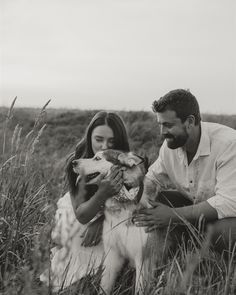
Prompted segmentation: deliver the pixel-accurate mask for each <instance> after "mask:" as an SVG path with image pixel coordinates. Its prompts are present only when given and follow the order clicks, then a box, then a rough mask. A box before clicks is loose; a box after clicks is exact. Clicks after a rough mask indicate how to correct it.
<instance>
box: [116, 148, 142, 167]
mask: <svg viewBox="0 0 236 295" xmlns="http://www.w3.org/2000/svg"><path fill="white" fill-rule="evenodd" d="M118 161H119V163H120V164H121V165H124V166H127V167H130V168H131V167H133V166H137V165H139V164H141V163H142V162H143V161H144V159H143V158H142V157H140V156H138V155H136V154H134V153H132V152H129V153H121V154H120V155H119V156H118Z"/></svg>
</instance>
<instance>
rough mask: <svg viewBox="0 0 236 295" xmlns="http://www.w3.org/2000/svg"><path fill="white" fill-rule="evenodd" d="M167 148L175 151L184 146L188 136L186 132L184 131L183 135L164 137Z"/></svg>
mask: <svg viewBox="0 0 236 295" xmlns="http://www.w3.org/2000/svg"><path fill="white" fill-rule="evenodd" d="M165 139H166V142H167V146H168V148H170V149H177V148H179V147H182V146H184V145H185V143H186V141H187V140H188V134H187V132H186V130H184V132H183V134H180V135H177V136H174V135H171V134H170V135H166V136H165Z"/></svg>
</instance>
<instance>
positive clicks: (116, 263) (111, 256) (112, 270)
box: [101, 249, 124, 295]
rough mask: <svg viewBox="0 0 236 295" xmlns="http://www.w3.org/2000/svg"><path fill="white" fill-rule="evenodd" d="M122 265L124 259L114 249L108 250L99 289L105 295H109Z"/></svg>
mask: <svg viewBox="0 0 236 295" xmlns="http://www.w3.org/2000/svg"><path fill="white" fill-rule="evenodd" d="M123 264H124V258H123V257H122V256H120V255H119V254H118V253H117V251H115V250H114V249H110V250H109V252H108V254H107V256H106V258H105V261H104V271H103V275H102V279H101V289H102V290H103V291H104V292H105V294H107V295H109V294H111V291H112V287H113V285H114V283H115V280H116V277H117V275H118V272H119V271H120V269H121V267H122V265H123Z"/></svg>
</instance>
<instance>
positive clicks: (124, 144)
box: [66, 111, 130, 195]
mask: <svg viewBox="0 0 236 295" xmlns="http://www.w3.org/2000/svg"><path fill="white" fill-rule="evenodd" d="M102 125H107V126H109V127H110V128H111V129H112V131H113V133H114V149H116V150H121V151H124V152H128V151H129V150H130V148H129V142H128V136H127V132H126V128H125V124H124V122H123V120H122V119H121V117H120V116H119V115H118V114H116V113H112V112H106V111H101V112H98V113H96V115H95V116H94V117H93V118H92V120H91V121H90V123H89V125H88V127H87V129H86V132H85V135H84V137H83V138H82V139H81V140H80V141H79V143H78V144H77V145H76V148H75V152H74V153H73V154H71V155H70V156H69V157H68V160H67V167H66V175H67V180H68V183H69V190H70V193H71V194H72V195H73V194H75V193H76V186H75V183H76V178H77V176H76V174H75V173H74V171H73V167H72V161H73V160H75V159H79V158H92V157H93V156H94V153H93V149H92V142H91V135H92V132H93V130H94V129H95V128H96V127H97V126H102Z"/></svg>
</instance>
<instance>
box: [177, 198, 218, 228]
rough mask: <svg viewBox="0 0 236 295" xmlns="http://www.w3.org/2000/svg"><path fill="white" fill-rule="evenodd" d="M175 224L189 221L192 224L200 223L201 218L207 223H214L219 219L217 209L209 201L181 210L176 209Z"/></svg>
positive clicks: (181, 208)
mask: <svg viewBox="0 0 236 295" xmlns="http://www.w3.org/2000/svg"><path fill="white" fill-rule="evenodd" d="M173 211H174V215H175V216H174V217H173V220H172V221H173V222H177V223H178V222H180V221H183V220H187V221H188V222H190V223H193V224H196V223H198V221H199V219H200V218H203V219H204V221H205V222H209V221H214V220H217V219H218V214H217V211H216V209H214V208H213V207H212V206H211V205H209V203H208V202H207V201H204V202H201V203H198V204H195V205H191V206H186V207H180V208H174V209H173Z"/></svg>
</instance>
